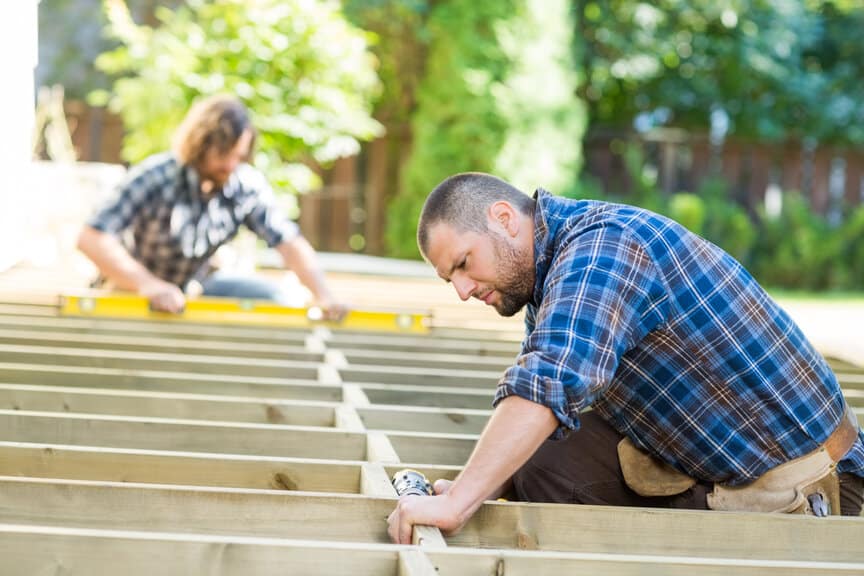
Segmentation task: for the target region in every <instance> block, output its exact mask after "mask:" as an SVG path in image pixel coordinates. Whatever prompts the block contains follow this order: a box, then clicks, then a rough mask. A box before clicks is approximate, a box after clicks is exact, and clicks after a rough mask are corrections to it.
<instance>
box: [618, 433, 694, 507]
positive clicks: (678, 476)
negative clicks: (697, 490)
mask: <svg viewBox="0 0 864 576" xmlns="http://www.w3.org/2000/svg"><path fill="white" fill-rule="evenodd" d="M618 461H619V462H620V463H621V472H622V473H623V474H624V481H625V482H626V483H627V486H629V487H630V489H631V490H633V491H634V492H636V493H637V494H639V495H640V496H674V495H675V494H680V493H682V492H684V491H686V490H688V489H690V488H691V487H692V486H693V485H694V484H696V480H694V479H693V478H691V477H689V476H687V475H686V474H684V473H683V472H679V471H678V470H676V469H675V468H673V467H672V466H670V465H669V464H666V463H665V462H661V461H660V460H657V459H656V458H654V457H653V456H651V455H650V454H647V453H646V452H643V451H642V450H640V449H639V448H637V447H636V445H635V444H633V442H631V441H630V439H629V438H624V439H623V440H621V441H620V442H619V443H618Z"/></svg>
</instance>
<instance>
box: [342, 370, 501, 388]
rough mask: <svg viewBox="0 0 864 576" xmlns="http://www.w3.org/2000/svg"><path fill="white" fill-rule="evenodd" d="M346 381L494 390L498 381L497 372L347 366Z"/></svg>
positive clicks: (344, 373)
mask: <svg viewBox="0 0 864 576" xmlns="http://www.w3.org/2000/svg"><path fill="white" fill-rule="evenodd" d="M339 372H340V373H341V374H342V379H343V380H344V381H345V382H358V383H361V384H362V383H365V382H375V383H381V384H423V385H429V386H451V387H462V386H467V387H469V388H486V389H489V390H493V391H494V389H495V385H496V384H497V383H498V380H499V379H500V378H501V372H500V371H497V370H448V369H440V370H439V369H435V368H416V367H412V366H354V365H351V366H348V367H346V368H342V369H340V370H339Z"/></svg>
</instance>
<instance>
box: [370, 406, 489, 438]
mask: <svg viewBox="0 0 864 576" xmlns="http://www.w3.org/2000/svg"><path fill="white" fill-rule="evenodd" d="M357 413H358V414H359V416H360V418H361V419H362V420H363V424H364V425H365V426H366V428H368V429H370V430H404V431H414V432H443V433H455V434H479V433H480V432H482V431H483V427H484V426H485V425H486V422H487V421H488V420H489V416H490V415H491V414H492V411H491V410H470V409H464V408H433V407H418V406H367V407H360V408H358V409H357Z"/></svg>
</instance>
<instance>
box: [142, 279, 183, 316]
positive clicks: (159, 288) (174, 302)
mask: <svg viewBox="0 0 864 576" xmlns="http://www.w3.org/2000/svg"><path fill="white" fill-rule="evenodd" d="M138 294H140V295H141V296H144V297H145V298H147V300H149V301H150V307H151V308H152V309H153V310H158V311H160V312H171V313H172V314H178V313H180V312H182V311H183V308H185V307H186V296H185V295H184V294H183V291H182V290H180V288H178V287H177V286H176V285H174V284H171V283H170V282H165V281H164V280H159V279H154V280H152V281H149V282H147V283H146V284H144V285H142V286H141V287H140V288H139V289H138Z"/></svg>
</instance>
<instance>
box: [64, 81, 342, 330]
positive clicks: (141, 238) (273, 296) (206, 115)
mask: <svg viewBox="0 0 864 576" xmlns="http://www.w3.org/2000/svg"><path fill="white" fill-rule="evenodd" d="M254 140H255V129H254V128H253V126H252V123H251V121H250V119H249V113H248V111H247V110H246V108H245V107H244V106H243V104H242V103H241V102H239V101H238V100H236V99H234V98H232V97H229V96H213V97H210V98H206V99H204V100H202V101H200V102H198V103H196V104H195V105H194V106H193V107H192V108H191V109H190V111H189V113H188V114H187V115H186V118H185V119H184V120H183V122H182V123H181V125H180V127H179V128H178V129H177V132H176V133H175V135H174V146H173V150H172V151H170V152H165V153H162V154H157V155H155V156H151V157H150V158H148V159H146V160H144V161H143V162H142V163H141V164H139V165H137V166H135V167H133V168H132V169H131V170H130V171H129V174H128V177H127V178H126V180H125V182H124V183H123V184H122V185H121V186H120V188H119V190H118V194H117V196H116V197H115V198H113V199H111V201H110V202H108V203H107V204H106V205H105V206H103V207H102V208H101V209H100V210H99V211H98V213H97V214H96V215H95V216H94V217H93V218H92V219H91V220H90V221H89V222H88V223H87V225H86V226H85V227H84V229H83V230H82V232H81V235H80V237H79V240H78V247H79V249H80V250H81V251H82V252H84V254H85V255H87V257H89V258H90V259H91V260H92V261H93V262H94V263H95V264H96V266H97V267H98V268H99V271H100V272H101V274H102V277H103V279H105V280H108V281H109V282H110V283H111V284H112V285H113V287H114V288H117V289H121V290H131V291H134V292H137V293H139V294H141V295H143V296H145V297H147V298H148V299H149V300H150V303H151V305H152V306H153V308H155V309H157V310H162V311H166V312H179V311H180V310H182V309H183V307H184V305H185V302H186V293H187V291H189V290H190V289H192V288H193V287H197V288H198V291H199V292H200V291H203V294H205V295H210V296H230V297H240V298H261V299H268V300H274V301H276V302H279V303H283V304H286V303H289V300H290V299H291V298H294V297H293V296H292V295H290V294H288V293H287V292H286V291H285V290H284V289H283V288H282V287H280V286H279V285H278V284H277V283H274V282H270V281H268V280H265V279H263V278H255V277H241V276H232V275H227V274H224V273H216V274H213V273H212V272H213V270H212V269H211V266H210V260H211V258H212V257H213V255H214V254H215V252H216V250H217V249H218V248H219V247H220V246H222V245H223V244H225V243H227V242H229V241H230V240H231V239H232V238H234V237H235V236H236V235H237V232H238V230H239V229H240V226H243V225H245V226H246V227H248V228H249V229H251V230H252V231H253V232H254V233H255V234H256V235H258V237H260V238H262V239H264V240H265V241H266V242H267V245H268V246H270V247H271V248H275V249H276V251H277V252H278V253H279V254H280V256H281V257H282V260H283V262H284V264H285V266H286V268H289V269H290V270H292V271H293V272H294V273H295V274H296V275H297V277H298V279H299V280H300V281H301V282H302V283H303V284H304V285H305V286H306V287H307V288H308V289H309V291H310V292H311V293H312V296H313V297H314V298H315V301H316V303H317V304H318V305H319V306H320V307H321V308H322V309H323V310H325V312H326V314H327V315H328V316H329V317H331V318H332V317H338V316H339V315H341V314H342V313H344V311H345V309H344V306H343V305H342V304H341V303H339V302H338V301H336V300H335V299H334V297H333V295H332V293H331V291H330V289H329V287H328V285H327V282H326V281H325V277H324V274H323V272H322V270H321V269H320V267H319V265H318V262H317V257H316V254H315V251H314V250H313V249H312V247H311V246H310V245H309V243H308V242H307V241H306V239H305V238H303V237H302V236H301V235H300V230H299V228H298V227H297V225H296V224H295V223H294V222H291V221H290V220H288V219H286V218H285V216H283V215H282V214H281V213H280V212H279V210H278V209H277V208H276V205H275V203H274V198H273V191H272V189H271V188H270V186H269V184H268V183H267V181H266V180H265V178H264V176H263V175H262V174H261V173H260V172H259V171H258V170H256V169H255V168H253V167H252V166H250V165H249V164H247V163H246V161H247V159H248V158H249V157H250V155H251V153H252V148H253V145H254Z"/></svg>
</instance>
